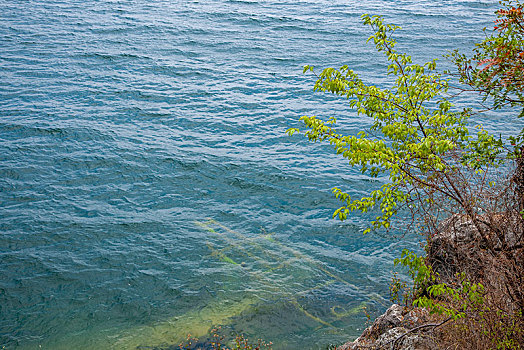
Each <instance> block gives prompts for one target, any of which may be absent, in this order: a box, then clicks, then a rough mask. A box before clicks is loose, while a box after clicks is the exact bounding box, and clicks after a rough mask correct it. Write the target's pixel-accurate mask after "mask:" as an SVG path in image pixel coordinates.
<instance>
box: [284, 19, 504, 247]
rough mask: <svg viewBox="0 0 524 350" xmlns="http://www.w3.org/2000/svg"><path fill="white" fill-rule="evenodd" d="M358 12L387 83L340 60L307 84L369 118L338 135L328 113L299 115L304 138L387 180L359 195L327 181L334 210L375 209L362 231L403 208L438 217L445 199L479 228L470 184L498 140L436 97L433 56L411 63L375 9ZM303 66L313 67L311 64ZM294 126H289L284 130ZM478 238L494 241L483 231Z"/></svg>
mask: <svg viewBox="0 0 524 350" xmlns="http://www.w3.org/2000/svg"><path fill="white" fill-rule="evenodd" d="M362 20H363V22H364V24H366V25H369V26H371V27H372V29H373V30H374V34H373V35H371V36H370V38H369V39H368V41H369V40H373V42H374V44H375V46H376V48H377V50H378V51H379V52H382V53H384V55H385V56H386V59H387V61H388V62H389V65H388V68H387V74H388V75H390V76H392V77H394V79H392V80H393V83H392V86H391V87H390V88H378V87H376V86H374V85H370V84H366V83H365V82H364V81H363V80H362V79H360V78H359V76H358V75H357V74H356V73H355V72H354V71H352V70H351V69H349V67H347V66H343V67H341V68H340V69H334V68H326V69H324V70H323V71H322V72H321V73H320V74H319V75H318V79H317V82H316V84H315V90H318V91H324V92H331V93H333V94H337V95H340V96H342V97H345V98H347V99H348V100H349V106H350V107H351V108H353V109H354V110H355V111H356V112H357V114H358V115H364V116H367V117H369V118H370V120H371V121H372V126H371V128H370V130H367V131H361V132H359V133H358V135H342V134H340V133H339V132H337V130H336V119H335V118H331V119H329V120H327V121H322V120H321V119H320V118H317V117H309V116H304V117H302V118H301V120H302V121H303V122H304V124H305V125H306V127H307V131H305V134H306V135H307V137H308V138H309V140H311V141H326V142H329V143H330V144H331V145H333V146H334V148H335V151H336V153H338V154H340V155H341V156H342V157H344V158H345V159H346V160H347V161H348V162H349V165H350V166H356V167H359V168H360V170H361V172H362V173H363V174H367V175H368V176H370V177H378V176H379V175H382V176H383V175H385V176H386V177H387V179H388V181H387V182H386V183H384V184H383V185H382V186H381V187H380V188H377V189H376V190H374V191H372V192H371V193H370V194H369V195H367V196H364V197H362V198H352V197H351V195H350V194H349V193H347V192H345V191H343V190H342V189H339V188H334V189H333V193H334V195H335V196H336V197H337V198H339V199H340V200H341V201H343V203H344V204H343V205H342V206H341V207H340V208H339V209H337V210H336V211H335V213H334V216H336V217H338V218H339V219H340V220H345V219H346V218H347V217H348V214H349V213H350V212H351V211H355V210H356V211H361V212H368V211H372V210H380V212H378V215H377V216H376V217H375V219H374V220H373V221H372V222H371V226H370V227H369V228H368V229H366V230H365V232H369V231H370V230H372V229H374V230H378V229H386V230H389V229H390V228H391V225H392V220H393V219H394V217H395V215H396V214H397V213H399V211H400V210H401V209H402V208H405V209H408V210H410V211H411V214H412V219H413V220H420V219H421V220H424V222H425V224H426V227H435V225H437V224H438V221H439V219H440V215H439V212H440V211H439V210H437V209H439V208H440V209H441V208H442V207H443V206H445V204H449V207H450V208H457V209H460V211H463V212H465V213H466V214H467V215H468V217H470V218H471V219H472V220H473V221H474V222H475V225H476V226H477V227H478V228H479V231H481V232H483V231H485V230H483V229H482V223H481V222H480V221H479V213H480V212H481V211H482V209H481V207H482V203H480V202H479V201H480V198H479V197H478V191H479V188H478V187H479V186H481V187H486V186H487V182H486V179H487V177H486V176H485V174H486V172H487V171H488V170H489V168H490V167H493V166H495V165H496V162H497V157H496V155H497V154H498V153H499V152H500V147H501V145H502V144H501V141H500V140H498V139H496V138H494V137H493V136H491V135H489V134H488V133H487V132H486V131H484V130H482V129H480V130H478V132H477V133H476V135H475V137H472V136H471V135H470V132H469V129H468V127H467V122H468V116H469V114H468V113H469V111H468V110H463V111H459V112H452V111H451V108H452V104H451V103H450V102H449V101H448V100H447V99H446V98H445V97H444V95H445V93H446V92H447V90H448V85H449V84H448V81H447V80H445V79H443V78H442V77H441V75H440V74H438V73H437V72H436V60H433V61H431V62H427V63H425V64H423V65H420V64H415V63H413V62H412V59H411V57H410V56H408V55H407V54H405V53H400V52H398V51H396V50H395V45H396V41H395V40H394V39H392V35H393V33H394V32H395V30H397V29H399V27H398V26H394V25H389V24H384V23H383V20H382V18H381V17H380V16H369V15H364V16H362ZM306 71H312V72H314V70H313V67H311V66H306V67H305V68H304V72H306ZM297 131H300V130H298V129H289V130H288V133H289V134H293V133H295V132H297ZM473 184H474V185H473ZM448 214H449V213H448ZM451 214H452V213H451ZM444 215H445V214H444ZM484 240H485V244H486V245H487V246H489V247H490V248H491V249H494V246H493V244H492V242H491V240H489V239H488V237H487V233H486V234H485V238H484Z"/></svg>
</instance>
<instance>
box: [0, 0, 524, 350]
mask: <svg viewBox="0 0 524 350" xmlns="http://www.w3.org/2000/svg"><path fill="white" fill-rule="evenodd" d="M0 4H1V8H2V11H1V12H0V17H1V22H0V69H1V76H0V106H1V108H0V189H1V192H0V205H1V207H0V228H1V234H0V261H1V268H0V346H2V345H3V346H5V347H6V348H7V349H11V348H20V349H35V348H39V346H41V347H42V348H45V349H94V348H97V349H105V348H108V349H109V348H114V349H124V348H125V349H129V348H134V347H137V346H143V347H146V348H147V347H154V346H161V345H164V346H169V345H172V344H176V343H178V342H179V341H180V340H181V338H184V337H185V335H186V334H187V333H188V332H191V334H193V335H196V336H200V337H201V339H205V338H206V334H207V332H208V330H209V329H210V328H211V327H212V326H213V325H217V324H222V325H224V326H225V327H226V328H225V329H227V330H228V331H234V332H245V333H247V334H248V335H256V336H258V337H262V338H264V339H266V340H268V341H273V342H274V343H275V344H276V345H275V347H274V348H275V349H299V348H306V349H317V348H322V347H325V346H326V345H327V344H329V343H338V342H342V341H344V340H347V339H349V338H351V337H354V336H356V335H357V334H358V333H359V331H361V329H362V328H363V327H364V325H365V321H366V316H365V313H364V312H363V308H364V307H366V309H367V311H368V312H369V313H371V314H372V315H375V314H377V313H378V312H381V311H383V310H384V308H385V307H386V306H387V297H388V293H387V283H388V281H389V280H390V278H391V272H390V271H391V270H392V268H393V267H392V259H393V258H394V257H396V256H397V255H398V252H399V251H400V250H401V249H402V248H404V247H408V248H416V247H417V246H418V243H417V238H416V237H407V238H405V239H403V240H388V239H384V238H383V237H379V236H372V235H370V236H366V237H362V236H361V234H360V233H359V232H360V231H361V230H362V229H363V228H365V224H366V218H365V217H354V218H350V219H349V220H347V221H346V222H344V223H339V222H337V221H334V220H332V219H331V213H332V211H333V210H334V209H335V208H336V206H337V204H338V203H337V202H336V201H335V200H334V199H333V198H332V197H331V195H330V188H332V187H334V186H338V187H343V188H345V189H348V190H349V191H350V192H351V193H353V194H360V193H364V192H365V191H368V190H369V189H370V188H373V186H376V185H377V183H376V182H372V181H369V180H368V179H366V178H363V177H362V176H361V175H360V174H359V172H356V171H354V170H351V169H348V168H347V166H346V165H345V163H344V162H342V161H341V160H340V159H338V158H337V157H335V156H334V155H332V152H331V149H330V148H329V147H327V146H322V145H318V144H315V145H313V144H308V143H307V142H306V141H305V140H304V139H302V138H301V137H299V136H297V137H288V136H286V135H285V133H284V132H285V130H286V129H287V128H289V127H294V126H298V125H299V124H298V122H297V120H298V118H299V117H300V116H302V115H305V114H308V115H319V116H323V117H329V116H331V115H337V116H338V118H339V120H340V121H341V122H342V124H343V126H344V128H345V130H346V131H348V132H356V131H358V130H359V129H360V128H362V127H363V126H365V125H366V123H367V121H365V120H361V119H359V118H357V117H355V115H354V114H353V113H352V112H351V111H349V110H348V109H347V105H346V104H345V102H344V101H341V100H338V99H336V98H333V97H331V96H327V95H322V94H318V93H313V91H312V85H313V83H314V77H313V76H311V75H302V66H303V65H304V64H313V65H315V66H318V67H326V66H333V65H334V66H340V65H342V64H349V65H350V66H352V67H354V68H355V70H356V71H358V72H360V73H361V74H363V75H365V76H367V77H368V79H369V80H370V81H371V80H373V81H375V82H377V83H378V84H383V83H384V79H383V78H382V76H383V71H384V63H383V60H382V59H381V57H380V56H379V55H377V54H376V53H375V52H374V51H373V47H372V46H371V45H366V44H365V39H366V38H367V36H368V35H369V34H370V32H369V30H368V29H367V28H365V27H363V26H362V25H361V24H360V21H359V17H360V15H361V14H362V13H379V14H383V15H385V17H386V18H387V20H389V21H391V22H394V23H396V24H399V25H401V26H402V27H403V30H402V31H401V32H399V34H398V36H397V38H398V40H399V48H401V49H407V50H409V51H410V52H411V53H412V54H413V56H414V58H415V59H418V60H424V61H426V60H429V59H431V58H433V57H441V56H442V55H443V54H445V53H446V52H447V50H450V49H453V48H456V47H460V48H463V49H465V50H467V49H468V48H471V47H472V46H473V43H474V42H475V41H478V40H480V39H481V37H482V33H481V31H480V29H481V28H483V27H485V26H489V25H491V21H492V19H493V15H492V14H493V11H494V9H495V8H494V6H495V4H493V3H492V2H491V1H451V0H448V1H442V0H441V1H429V0H428V1H412V0H410V1H408V0H404V1H368V0H364V1H353V0H351V1H341V0H338V1H311V0H305V1H279V2H276V1H273V0H268V1H263V0H258V1H255V0H254V1H226V0H208V1H143V0H133V1H108V0H102V1H74V0H63V1H55V0H50V1H15V0H7V1H5V0H4V1H1V0H0ZM443 64H444V66H446V65H449V64H448V63H446V62H443ZM469 102H471V100H470V99H468V98H465V99H463V100H461V101H460V103H462V104H467V103H469ZM483 123H484V124H485V126H486V127H487V128H488V129H493V130H497V131H501V132H508V133H509V132H512V131H514V130H513V128H517V127H516V126H514V125H512V124H511V123H508V122H503V121H502V126H500V125H501V124H500V123H501V118H500V117H499V116H497V115H491V116H487V117H485V119H484V120H483Z"/></svg>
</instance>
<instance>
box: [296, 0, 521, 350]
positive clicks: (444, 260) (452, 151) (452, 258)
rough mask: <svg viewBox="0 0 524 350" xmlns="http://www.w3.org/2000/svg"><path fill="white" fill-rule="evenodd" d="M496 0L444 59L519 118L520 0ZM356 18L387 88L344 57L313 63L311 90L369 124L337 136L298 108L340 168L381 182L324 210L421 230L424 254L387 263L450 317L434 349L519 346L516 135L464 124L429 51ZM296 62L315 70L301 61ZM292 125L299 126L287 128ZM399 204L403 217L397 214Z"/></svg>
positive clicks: (416, 300)
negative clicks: (417, 53) (485, 22)
mask: <svg viewBox="0 0 524 350" xmlns="http://www.w3.org/2000/svg"><path fill="white" fill-rule="evenodd" d="M501 5H502V7H503V9H501V10H499V11H497V13H496V14H497V20H496V27H495V28H494V30H493V32H491V33H489V34H488V35H487V37H486V39H485V40H483V41H482V42H481V43H479V44H478V45H477V47H476V48H475V51H474V54H473V57H471V58H468V57H467V56H466V55H464V54H461V53H460V52H458V51H455V52H453V53H452V54H451V55H450V57H451V59H452V60H453V62H454V63H455V65H456V67H457V72H456V73H454V74H455V75H456V76H458V80H459V81H460V82H461V83H462V84H463V85H462V86H461V87H460V88H459V92H461V91H466V90H473V91H478V92H480V93H481V94H482V95H483V97H484V102H490V103H491V106H492V107H491V108H494V109H500V108H513V110H515V113H514V117H515V118H517V116H524V109H523V107H524V100H523V89H524V80H523V78H524V21H523V6H522V4H521V3H520V2H519V1H517V2H512V1H503V2H501ZM362 20H363V22H364V24H366V25H368V26H370V27H371V28H372V29H373V32H374V34H373V35H371V36H370V38H369V39H368V40H371V41H373V42H374V44H375V47H376V49H377V50H378V51H379V52H381V53H383V54H384V55H385V57H386V59H387V61H388V68H387V75H388V76H389V77H391V78H392V79H390V80H391V86H390V87H377V86H375V85H372V84H369V83H366V82H365V80H364V79H361V78H360V77H359V76H358V75H357V74H356V73H355V72H354V71H353V70H351V69H350V67H347V66H342V67H341V68H339V69H334V68H326V69H324V70H323V71H322V72H320V73H319V74H318V75H317V78H318V79H317V81H316V84H315V90H318V91H322V92H329V93H333V94H336V95H339V96H341V97H343V98H346V99H348V101H349V106H350V107H351V108H352V109H354V110H355V111H356V113H357V114H358V115H361V116H364V117H367V118H369V120H370V121H371V127H370V129H369V130H362V131H360V132H359V133H358V134H357V135H345V134H343V133H342V132H340V131H338V129H337V120H336V119H335V118H333V117H332V118H330V119H328V120H326V121H324V120H322V119H320V118H317V117H314V116H304V117H302V118H301V120H302V121H303V122H304V124H305V126H306V130H305V135H306V136H307V137H308V138H309V140H311V141H313V142H317V141H319V142H328V143H329V144H331V145H333V147H334V148H335V151H336V153H337V154H340V155H341V156H342V157H343V158H345V159H346V160H347V161H348V163H349V165H350V166H352V167H358V168H359V169H360V171H361V172H362V173H363V174H366V175H368V176H369V177H371V178H377V179H378V180H379V181H378V182H377V183H381V186H380V187H379V188H377V189H375V190H374V191H372V192H371V193H369V194H368V195H366V196H363V197H359V198H354V197H352V196H351V195H350V193H349V192H348V191H345V190H344V189H339V188H334V189H333V193H334V195H335V196H336V197H337V198H338V199H340V200H341V201H342V205H341V207H340V208H338V209H337V210H336V211H335V213H334V216H335V217H338V218H339V219H340V220H346V219H347V218H348V216H349V214H350V212H352V211H360V212H364V213H365V212H370V213H372V214H373V215H374V219H373V220H372V222H371V224H370V226H369V228H367V229H366V230H365V231H364V232H370V231H386V232H392V231H393V230H395V231H398V230H404V231H412V232H413V231H415V232H417V233H420V234H423V235H425V237H426V238H427V242H428V243H427V246H426V249H427V252H428V256H426V257H420V256H417V255H416V254H415V253H413V252H408V251H405V252H404V253H403V256H402V257H401V258H400V259H398V260H397V263H400V264H402V265H404V266H406V267H408V269H409V272H410V274H411V277H412V278H413V287H412V288H411V289H410V290H408V293H407V294H406V295H405V300H406V302H409V303H410V304H412V305H415V306H420V307H424V308H426V309H428V310H429V311H430V312H431V313H435V314H439V315H442V317H443V318H444V319H445V320H450V321H453V322H449V325H448V326H447V328H446V336H442V337H441V342H440V343H441V345H442V346H443V347H447V346H451V348H453V347H455V348H457V347H458V348H475V349H476V348H479V346H480V348H501V349H520V348H522V347H523V345H522V344H523V343H524V287H523V286H524V264H523V262H524V251H523V249H524V248H523V246H524V245H523V243H524V234H523V231H524V229H523V227H524V225H523V223H524V220H523V215H524V196H523V194H524V190H523V189H524V181H523V179H524V172H523V169H524V167H523V150H524V147H523V145H524V137H523V133H522V132H521V133H520V134H518V135H512V136H511V137H509V138H507V139H504V138H502V137H495V136H494V135H491V134H490V133H489V132H487V131H486V130H484V129H483V128H482V126H481V125H475V126H474V127H472V125H471V124H472V122H471V118H470V116H471V114H472V110H470V109H463V110H458V111H457V110H455V109H454V107H453V105H452V103H451V101H450V99H451V98H450V97H449V96H450V84H451V83H450V80H449V79H446V78H445V77H443V76H442V75H441V74H439V73H438V72H437V70H436V61H435V60H433V61H431V62H427V63H425V64H416V63H413V62H412V59H411V57H410V56H409V55H407V54H405V53H401V52H398V51H397V50H396V49H395V46H396V41H395V40H394V39H393V35H394V32H395V31H396V30H398V29H399V27H397V26H394V25H390V24H385V23H384V21H383V19H382V18H381V17H380V16H369V15H364V16H362ZM306 71H311V72H313V73H315V71H314V69H313V67H311V66H306V67H305V69H304V72H306ZM515 120H516V119H515ZM295 132H300V130H298V129H290V130H288V133H289V134H293V133H295ZM404 213H408V214H409V218H410V220H408V222H406V221H405V215H399V214H404ZM461 230H462V231H461ZM465 230H466V231H467V232H468V233H467V234H465V235H464V234H462V233H463V232H464V231H465ZM461 232H462V233H461ZM459 238H460V239H459ZM459 241H460V242H459ZM464 242H466V243H465V244H464ZM444 253H445V254H444ZM450 265H452V266H453V268H449V267H450ZM401 287H402V283H401V282H400V281H396V282H395V283H394V284H393V290H394V291H395V292H397V294H398V292H399V291H400V289H402V288H401ZM427 329H431V327H427Z"/></svg>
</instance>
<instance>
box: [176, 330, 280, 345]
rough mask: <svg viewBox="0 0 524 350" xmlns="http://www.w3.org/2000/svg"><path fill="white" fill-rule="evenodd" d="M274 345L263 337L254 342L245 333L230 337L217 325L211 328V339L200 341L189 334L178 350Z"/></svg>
mask: <svg viewBox="0 0 524 350" xmlns="http://www.w3.org/2000/svg"><path fill="white" fill-rule="evenodd" d="M272 345H273V343H272V342H269V343H266V342H265V341H264V340H262V339H257V340H256V341H255V342H254V343H252V342H250V341H249V339H248V338H246V336H245V335H244V334H237V335H235V337H234V338H233V339H230V338H228V337H226V336H225V335H224V334H223V332H222V327H215V328H213V329H212V330H211V339H210V340H208V341H206V342H203V343H199V342H198V339H196V338H193V337H192V336H191V334H188V336H187V339H186V341H185V343H183V344H180V345H179V346H178V348H176V350H204V349H206V350H208V349H211V350H271V347H272Z"/></svg>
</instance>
